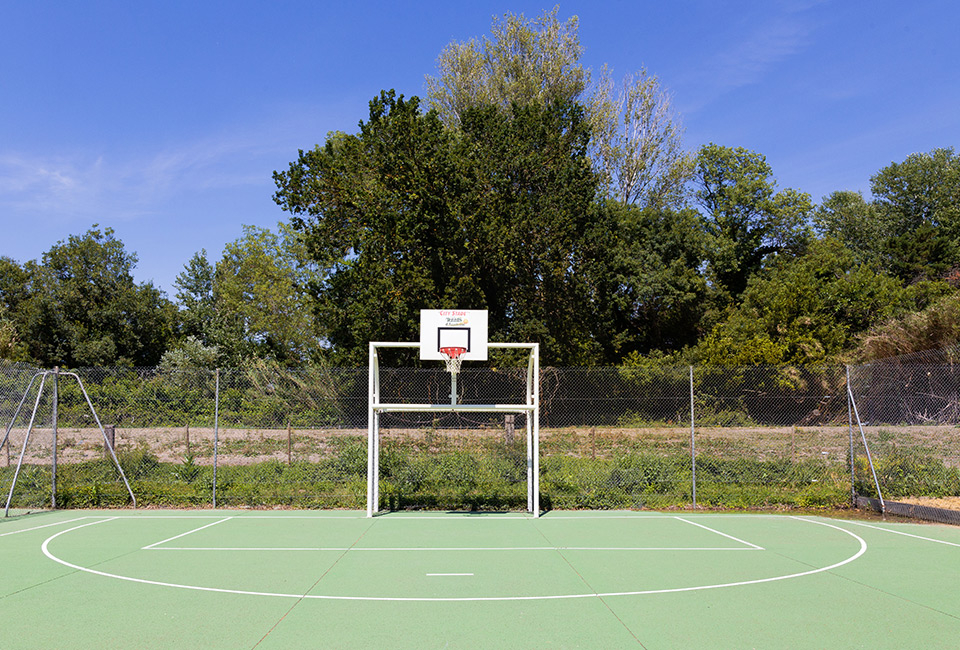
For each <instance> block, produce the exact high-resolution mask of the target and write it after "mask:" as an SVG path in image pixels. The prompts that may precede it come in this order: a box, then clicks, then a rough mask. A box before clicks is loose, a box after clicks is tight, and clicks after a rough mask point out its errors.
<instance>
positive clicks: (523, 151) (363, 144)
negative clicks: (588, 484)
mask: <svg viewBox="0 0 960 650" xmlns="http://www.w3.org/2000/svg"><path fill="white" fill-rule="evenodd" d="M588 141H589V128H588V126H587V123H586V120H585V118H584V114H583V110H582V109H581V108H580V107H578V106H576V105H574V104H561V105H549V106H538V105H528V106H520V105H513V106H511V108H510V109H509V110H504V109H502V108H501V107H499V106H485V107H477V108H473V109H470V110H468V111H466V112H465V113H464V114H463V116H462V123H461V128H460V129H458V130H452V129H448V128H446V127H445V126H444V124H443V122H442V121H441V120H440V117H439V115H438V114H437V113H436V112H433V111H430V112H427V113H423V112H422V111H421V110H420V105H419V101H418V100H417V99H416V98H413V99H410V100H405V99H404V98H403V97H399V98H398V97H396V96H395V95H394V93H392V92H384V93H382V94H381V96H380V97H378V98H376V99H374V100H373V101H372V102H371V105H370V118H369V120H368V121H366V122H364V123H361V126H360V133H358V134H356V135H342V134H341V135H338V136H336V137H334V138H330V139H328V140H327V143H326V144H325V146H323V147H317V148H315V149H313V150H311V151H307V152H301V153H300V157H299V159H298V160H297V161H296V162H294V163H292V164H291V165H290V168H289V170H287V171H286V172H283V173H276V174H275V175H274V176H275V179H276V182H277V186H278V192H277V194H276V200H277V202H278V203H279V204H280V205H281V206H282V207H283V208H284V209H286V210H288V211H290V212H291V213H292V214H293V219H292V222H293V224H294V227H296V228H297V229H298V230H300V231H301V232H302V233H303V234H304V241H305V244H306V246H307V250H308V251H310V254H311V257H312V259H313V260H314V261H315V262H316V263H317V265H318V267H319V269H321V271H322V274H321V276H320V278H319V279H318V280H317V281H316V282H314V284H313V289H314V295H315V297H316V311H317V314H318V318H319V321H320V323H321V324H322V327H323V329H324V333H325V336H326V337H327V339H328V341H329V342H330V344H331V345H332V347H333V351H334V356H335V359H337V360H344V361H345V360H351V361H354V362H358V361H362V360H363V359H364V358H365V355H366V349H367V347H366V346H367V342H368V341H370V340H374V339H380V340H413V338H414V337H415V334H416V328H417V324H418V317H419V310H420V309H423V308H441V307H463V308H477V309H488V310H489V311H490V328H491V336H495V337H497V338H501V337H504V338H505V340H538V341H541V342H542V343H543V344H544V346H545V354H546V357H547V359H549V360H550V361H551V362H554V363H571V362H574V360H577V359H580V358H581V357H583V356H584V355H587V356H589V354H591V352H590V351H589V348H590V344H589V341H588V340H587V337H583V336H581V334H582V332H583V330H584V327H585V325H584V323H583V319H582V318H581V317H580V315H579V313H578V309H579V306H578V305H580V304H582V301H580V299H579V297H580V296H582V295H583V289H582V285H583V281H582V279H581V277H580V276H579V275H578V273H577V268H578V264H579V263H580V253H581V250H580V243H581V241H582V234H583V232H584V231H585V227H586V219H587V218H588V216H587V215H588V214H589V210H588V208H589V206H590V202H591V201H592V200H593V197H594V196H595V192H596V187H597V180H596V176H595V174H594V173H593V171H592V170H591V167H590V164H589V160H588V159H587V144H588Z"/></svg>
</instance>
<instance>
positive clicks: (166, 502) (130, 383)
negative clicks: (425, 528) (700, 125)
mask: <svg viewBox="0 0 960 650" xmlns="http://www.w3.org/2000/svg"><path fill="white" fill-rule="evenodd" d="M75 372H76V375H77V377H79V379H80V381H76V380H74V378H73V377H67V376H65V375H63V374H60V375H57V374H56V373H53V372H50V371H46V372H41V371H38V370H37V369H35V368H32V367H28V366H24V365H17V364H7V365H2V366H0V417H2V420H0V426H2V427H4V428H3V429H0V431H3V432H5V433H6V434H7V435H5V438H6V439H5V442H4V444H3V445H2V446H0V488H2V490H3V492H2V495H3V496H4V498H6V497H8V496H11V494H10V491H11V486H12V484H13V476H14V473H15V472H16V470H17V467H18V466H19V467H20V473H19V476H18V477H17V482H16V486H15V489H13V490H12V499H11V503H12V504H13V506H14V507H19V508H37V507H48V506H50V505H52V504H54V503H55V504H56V506H57V507H114V506H126V505H128V504H130V503H131V498H130V494H129V493H128V492H127V489H126V486H125V484H124V482H123V478H126V479H127V480H128V481H129V485H130V487H131V489H132V491H133V493H134V495H135V496H136V500H137V503H138V505H139V506H191V507H201V506H229V507H295V508H363V507H364V506H365V499H366V477H367V406H368V371H367V369H366V368H346V369H343V368H332V369H331V368H313V369H302V370H282V369H277V368H272V367H268V366H260V367H254V368H249V369H244V370H219V371H215V372H210V371H197V372H192V373H190V372H176V373H170V372H162V371H161V370H160V369H158V368H140V369H103V368H94V369H83V370H79V371H75ZM526 372H527V370H526V368H512V367H507V366H504V367H493V366H490V367H485V368H479V369H471V368H468V367H465V368H464V369H463V371H462V373H461V374H460V376H459V382H458V402H459V403H461V404H483V403H497V402H516V401H522V395H523V390H524V386H525V379H526ZM848 375H849V380H848ZM380 381H381V386H380V387H381V390H382V391H383V392H384V393H385V394H392V395H395V399H396V400H399V401H410V402H429V403H449V401H450V375H449V374H447V373H446V372H445V371H444V370H443V369H442V368H437V369H384V370H382V371H381V378H380ZM81 382H82V387H83V388H85V389H86V392H87V394H88V395H89V398H90V403H91V404H92V405H93V406H94V408H95V409H96V416H98V418H97V417H96V416H95V415H94V413H93V412H91V410H90V408H89V407H88V405H87V402H86V399H85V397H84V395H83V391H82V390H81ZM540 385H541V390H540V400H541V401H540V410H541V414H540V469H541V473H540V486H541V501H542V505H543V506H545V507H548V508H550V507H552V508H636V507H652V508H669V507H690V506H692V505H694V504H695V505H696V506H698V507H711V508H767V507H821V506H823V507H834V506H845V505H849V504H850V503H851V499H852V496H853V492H854V491H855V492H856V493H857V494H860V495H864V496H867V497H875V498H880V497H881V496H882V497H883V498H886V499H891V500H900V501H911V502H916V503H923V504H926V505H936V506H938V507H957V504H958V503H960V436H958V418H960V367H957V366H954V365H952V364H950V363H941V364H938V365H922V364H919V365H918V364H903V363H900V364H894V363H886V364H872V365H865V366H853V367H850V368H844V367H822V368H813V367H807V368H796V367H789V368H775V367H744V368H713V367H710V368H707V367H694V368H689V367H623V368H546V369H543V370H542V371H541V376H540ZM54 386H55V389H56V400H54ZM848 386H849V391H848ZM41 387H42V388H43V390H42V391H40V388H41ZM518 394H519V395H520V396H521V398H520V399H519V400H518V397H517V395H518ZM849 396H853V400H852V401H851V400H849V399H848V397H849ZM54 406H56V418H55V420H54ZM854 407H855V408H854ZM15 413H16V417H14V414H15ZM854 413H856V415H858V416H859V419H858V418H857V417H856V415H855V414H854ZM97 419H99V423H100V424H102V425H103V426H102V427H101V426H99V424H98V422H97ZM31 421H32V422H33V424H32V426H31ZM54 421H55V422H56V429H54V426H53V423H54ZM526 425H527V422H526V419H525V416H524V415H504V414H503V413H490V414H484V413H476V412H455V413H406V412H403V413H390V414H384V415H382V416H381V421H380V430H381V450H380V463H381V467H380V478H381V488H380V495H381V504H379V505H380V506H381V507H387V508H449V509H463V508H468V509H520V510H522V509H524V508H525V505H526V448H525V445H526V444H527V443H526V440H527V439H526V434H525V432H526ZM28 431H29V439H27V433H28ZM106 441H110V442H111V444H112V446H113V447H114V448H115V449H116V460H117V462H114V460H113V458H112V457H111V455H110V453H109V446H108V444H107V442H106ZM863 441H866V443H867V444H866V446H865V445H864V444H863ZM25 442H26V443H27V444H24V443H25ZM868 449H869V451H870V452H871V453H872V461H873V468H871V467H870V464H869V462H868V460H867V451H868ZM21 457H22V458H21ZM872 470H875V474H876V477H877V480H876V481H874V478H873V475H874V471H872ZM54 486H55V492H54ZM878 486H879V491H878V489H877V487H878ZM958 509H960V507H958Z"/></svg>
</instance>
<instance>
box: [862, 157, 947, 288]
mask: <svg viewBox="0 0 960 650" xmlns="http://www.w3.org/2000/svg"><path fill="white" fill-rule="evenodd" d="M870 186H871V190H872V192H873V196H874V205H875V210H876V212H877V213H878V214H879V215H881V219H882V221H883V223H884V224H885V226H886V227H887V228H888V232H887V235H888V238H887V240H886V246H885V250H884V257H885V260H884V264H885V265H886V266H887V268H889V269H890V270H891V272H893V273H894V274H896V275H897V276H898V277H900V278H901V279H902V280H904V281H907V282H912V281H916V280H919V279H925V278H933V277H938V276H940V275H942V274H943V273H945V272H946V271H948V270H950V269H952V268H955V267H957V266H960V157H958V156H957V154H956V153H955V152H954V150H953V149H952V148H945V149H935V150H933V151H932V152H930V153H917V154H911V155H910V156H907V158H906V160H904V161H903V162H902V163H892V164H890V165H888V166H887V167H884V168H883V169H881V170H880V171H879V172H877V174H875V175H874V176H873V177H872V178H871V179H870Z"/></svg>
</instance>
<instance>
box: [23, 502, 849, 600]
mask: <svg viewBox="0 0 960 650" xmlns="http://www.w3.org/2000/svg"><path fill="white" fill-rule="evenodd" d="M789 518H790V519H793V520H795V521H802V522H804V523H808V524H812V525H817V526H823V527H826V528H832V529H834V530H837V531H839V532H841V533H844V534H846V535H849V536H850V537H852V538H853V539H854V540H856V541H857V542H858V543H859V546H860V548H859V550H858V551H857V552H856V553H854V554H853V555H851V556H849V557H847V558H846V559H843V560H840V561H839V562H835V563H833V564H831V565H829V566H824V567H819V568H816V569H810V570H809V571H801V572H799V573H791V574H787V575H780V576H772V577H770V578H759V579H756V580H741V581H737V582H725V583H719V584H712V585H696V586H692V587H673V588H666V589H646V590H639V591H616V592H591V593H580V594H543V595H535V596H463V597H456V598H443V597H416V596H407V597H404V596H334V595H328V594H310V593H299V594H298V593H277V592H270V591H249V590H243V589H224V588H221V587H202V586H200V585H184V584H179V583H175V582H162V581H159V580H147V579H144V578H134V577H132V576H123V575H118V574H116V573H107V572H105V571H98V570H96V569H91V568H90V567H85V566H81V565H79V564H74V563H72V562H68V561H67V560H64V559H62V558H59V557H57V556H55V555H54V554H53V553H51V552H50V543H51V542H52V541H53V540H55V539H56V538H58V537H60V536H61V535H64V534H66V533H70V532H72V531H75V530H78V529H80V528H84V527H85V526H91V525H94V524H99V523H103V522H102V521H96V522H92V523H86V524H80V525H79V526H75V527H73V528H68V529H67V530H61V531H60V532H57V533H54V534H53V535H51V536H50V537H48V538H47V539H46V540H44V542H43V544H41V546H40V550H41V551H43V554H44V555H46V556H47V557H48V558H49V559H50V560H52V561H54V562H57V563H59V564H62V565H63V566H67V567H70V568H71V569H76V570H78V571H84V572H86V573H90V574H93V575H99V576H103V577H105V578H113V579H115V580H125V581H127V582H134V583H137V584H144V585H154V586H158V587H173V588H175V589H186V590H189V591H204V592H209V593H220V594H237V595H243V596H266V597H272V598H296V599H305V600H351V601H376V602H493V601H525V600H570V599H582V598H609V597H614V596H645V595H651V594H669V593H680V592H688V591H704V590H708V589H723V588H727V587H742V586H745V585H755V584H762V583H767V582H778V581H781V580H790V579H793V578H801V577H804V576H809V575H814V574H817V573H824V572H826V571H831V570H833V569H837V568H839V567H842V566H844V565H847V564H849V563H851V562H853V561H855V560H857V559H858V558H860V557H861V556H862V555H863V554H864V553H866V552H867V542H866V541H865V540H864V539H863V538H862V537H860V536H859V535H857V534H856V533H854V532H852V531H849V530H846V529H845V528H841V527H840V526H835V525H833V524H829V523H826V522H823V521H817V520H815V519H804V518H801V517H794V516H790V517H789ZM114 519H115V518H114ZM104 521H111V519H107V520H104Z"/></svg>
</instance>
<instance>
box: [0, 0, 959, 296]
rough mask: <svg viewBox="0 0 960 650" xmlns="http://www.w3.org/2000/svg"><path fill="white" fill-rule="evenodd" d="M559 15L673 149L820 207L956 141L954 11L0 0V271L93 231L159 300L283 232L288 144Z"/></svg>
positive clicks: (938, 5) (948, 5)
mask: <svg viewBox="0 0 960 650" xmlns="http://www.w3.org/2000/svg"><path fill="white" fill-rule="evenodd" d="M554 4H557V5H558V6H559V17H560V18H561V19H563V20H565V19H567V18H569V17H570V16H573V15H576V16H578V17H579V20H580V29H579V34H580V41H581V44H582V45H583V46H584V47H585V48H586V51H585V54H584V58H583V63H584V65H585V66H587V67H589V68H591V69H593V70H594V71H599V69H600V67H601V66H602V65H603V64H604V63H606V64H608V65H609V66H610V67H612V69H613V73H614V77H615V78H618V77H619V76H621V75H623V74H626V73H628V72H632V71H635V70H637V69H639V68H641V67H645V68H646V69H647V71H648V72H649V73H651V74H655V75H657V76H658V77H659V78H660V81H661V83H662V84H663V86H665V87H666V88H667V89H668V90H669V91H670V93H671V94H672V97H673V104H674V107H675V108H676V109H677V111H678V112H679V114H680V117H681V119H682V122H683V125H684V127H685V138H684V140H685V145H686V147H687V148H688V149H690V150H696V149H697V148H698V147H699V146H701V145H702V144H706V143H709V142H716V143H718V144H722V145H727V146H734V147H745V148H747V149H751V150H753V151H757V152H759V153H762V154H764V155H765V156H766V157H767V160H768V162H769V163H770V164H771V165H772V167H773V172H774V176H775V177H776V179H777V182H778V186H779V187H781V188H785V187H793V188H796V189H798V190H801V191H805V192H809V193H810V194H811V195H812V196H813V198H814V200H815V201H819V200H820V199H821V198H822V197H823V196H825V195H827V194H829V193H830V192H832V191H834V190H861V191H864V193H867V192H868V191H869V179H870V176H871V175H873V174H874V173H876V172H877V171H878V170H879V169H881V168H882V167H884V166H886V165H888V164H890V163H891V162H899V161H902V160H903V159H904V158H905V157H906V156H907V155H909V154H910V153H913V152H924V151H930V150H932V149H934V148H937V147H954V148H957V147H958V144H960V142H958V141H960V65H958V63H957V62H958V61H960V38H958V37H957V25H960V3H957V2H955V1H953V0H910V1H899V2H893V1H890V0H871V1H863V2H854V1H852V0H849V1H842V0H834V1H829V0H828V1H823V2H814V1H801V0H796V1H789V0H784V1H776V0H756V1H750V0H741V1H735V2H734V1H731V2H720V1H706V0H689V1H685V0H669V1H668V0H661V1H659V2H648V1H640V0H635V1H633V2H628V1H609V2H604V1H602V0H592V1H590V2H583V1H581V2H563V1H561V2H558V3H553V2H547V3H536V2H499V1H494V2H479V1H474V2H454V1H452V0H446V1H424V2H413V1H406V2H405V1H395V2H363V1H357V2H354V3H351V4H348V3H344V2H321V1H315V2H303V1H292V0H279V1H277V2H249V1H243V0H234V1H232V2H217V1H214V0H205V1H203V2H196V1H195V0H194V1H189V2H187V1H179V0H166V1H159V0H156V1H153V0H143V1H137V2H132V1H131V0H120V1H115V2H114V1H111V2H101V1H94V0H88V1H85V2H68V1H66V0H63V1H52V0H51V1H42V0H38V1H35V2H23V1H20V0H0V226H2V228H0V256H8V257H12V258H14V259H16V260H18V261H20V262H25V261H26V260H29V259H39V258H40V257H41V256H42V254H43V253H44V252H45V251H47V250H49V249H50V247H51V246H52V245H53V244H55V243H56V242H57V241H59V240H63V239H66V238H67V237H68V236H69V235H71V234H82V233H84V232H86V231H87V230H88V229H89V228H90V227H91V226H92V225H93V224H95V223H97V224H100V226H101V227H111V228H113V229H114V230H115V231H116V235H117V237H119V238H120V239H121V240H122V241H123V242H124V244H125V246H126V248H127V250H128V251H133V252H135V253H136V254H137V256H138V257H139V263H138V265H137V268H136V270H135V278H136V280H137V281H138V282H144V281H152V282H154V283H155V284H156V285H157V286H159V287H160V288H162V289H164V290H166V291H167V293H168V294H169V295H170V297H171V298H172V297H173V294H174V287H173V281H174V279H175V278H176V276H177V274H178V273H180V272H181V271H182V270H183V266H184V264H186V262H187V261H188V260H189V259H190V257H191V256H192V255H193V254H194V253H195V252H197V251H199V250H200V249H202V248H203V249H206V250H207V251H208V254H209V257H210V259H211V261H212V262H215V261H216V260H217V259H219V257H220V255H221V254H222V250H223V246H224V244H226V243H228V242H230V241H233V240H235V239H237V238H239V237H240V236H241V234H242V225H244V224H250V225H256V226H262V227H269V228H274V227H275V226H276V224H277V222H279V221H282V220H285V219H286V218H287V215H286V214H285V213H283V212H282V211H281V210H280V209H279V208H278V207H277V206H276V204H274V202H273V200H272V195H273V192H274V189H275V188H274V184H273V180H272V177H271V175H272V172H273V171H274V170H279V169H286V167H287V166H288V165H289V163H290V162H291V161H293V160H294V159H295V158H296V156H297V150H298V149H307V148H310V147H312V146H314V145H315V144H318V143H322V142H323V141H324V139H325V137H326V134H327V133H328V132H330V131H333V130H344V131H349V132H355V131H356V130H357V123H358V122H359V121H360V120H362V119H365V118H366V116H367V103H368V101H369V100H370V98H372V97H373V96H375V95H376V94H377V93H378V92H379V91H380V90H381V89H389V88H395V89H396V90H397V92H399V93H403V94H405V95H407V96H409V95H424V94H425V92H424V75H427V74H434V73H435V72H436V59H437V56H438V55H439V53H440V52H441V50H442V49H443V47H444V46H445V45H447V44H448V43H450V42H451V41H454V40H457V41H463V40H469V39H470V38H479V37H481V36H483V35H485V34H488V33H489V30H490V25H491V19H492V17H493V16H494V15H497V16H502V15H503V14H504V13H506V12H513V13H524V14H525V15H526V16H527V17H535V16H538V15H539V14H540V13H541V12H542V11H543V10H544V9H550V8H552V7H553V6H554Z"/></svg>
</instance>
